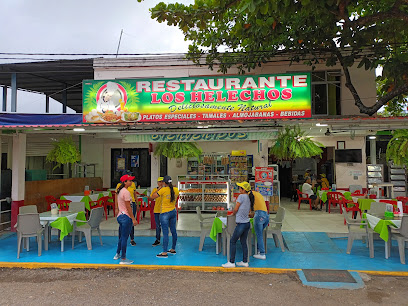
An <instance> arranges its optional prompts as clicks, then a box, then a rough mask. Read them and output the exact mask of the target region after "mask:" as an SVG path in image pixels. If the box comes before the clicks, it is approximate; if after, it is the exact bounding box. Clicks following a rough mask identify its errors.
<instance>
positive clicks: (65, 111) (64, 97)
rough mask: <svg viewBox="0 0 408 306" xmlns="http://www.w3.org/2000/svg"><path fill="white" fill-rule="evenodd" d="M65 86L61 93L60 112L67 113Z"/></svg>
mask: <svg viewBox="0 0 408 306" xmlns="http://www.w3.org/2000/svg"><path fill="white" fill-rule="evenodd" d="M67 95H68V94H67V84H65V89H64V91H63V92H62V112H63V113H64V114H66V113H67Z"/></svg>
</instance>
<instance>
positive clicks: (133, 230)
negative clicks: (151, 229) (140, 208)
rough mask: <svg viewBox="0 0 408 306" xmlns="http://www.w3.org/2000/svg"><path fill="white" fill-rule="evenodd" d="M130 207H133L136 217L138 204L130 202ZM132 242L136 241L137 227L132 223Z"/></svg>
mask: <svg viewBox="0 0 408 306" xmlns="http://www.w3.org/2000/svg"><path fill="white" fill-rule="evenodd" d="M130 207H132V213H133V217H136V210H137V205H136V202H130ZM130 240H135V227H134V225H133V222H132V228H131V230H130Z"/></svg>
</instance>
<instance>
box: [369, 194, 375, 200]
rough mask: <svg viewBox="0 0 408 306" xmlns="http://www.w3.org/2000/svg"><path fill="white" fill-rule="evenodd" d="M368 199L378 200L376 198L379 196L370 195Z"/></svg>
mask: <svg viewBox="0 0 408 306" xmlns="http://www.w3.org/2000/svg"><path fill="white" fill-rule="evenodd" d="M368 198H369V199H376V198H377V195H376V194H370V195H369V196H368Z"/></svg>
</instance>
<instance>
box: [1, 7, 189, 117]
mask: <svg viewBox="0 0 408 306" xmlns="http://www.w3.org/2000/svg"><path fill="white" fill-rule="evenodd" d="M159 2H160V0H146V1H143V2H141V3H139V2H137V1H136V0H118V1H112V0H86V1H84V0H70V1H55V0H36V1H32V0H2V1H1V2H0V11H1V12H2V18H0V28H1V29H2V31H0V41H1V42H2V44H1V49H0V52H19V53H116V49H117V46H118V41H119V35H120V32H121V30H122V29H123V31H124V34H123V36H122V41H121V46H120V50H119V53H183V52H187V46H188V43H187V42H185V41H184V36H183V34H182V32H181V31H180V30H179V29H178V28H176V27H170V26H168V25H167V24H165V23H158V22H157V21H155V20H153V19H151V18H150V12H149V8H152V7H154V6H155V5H156V4H157V3H159ZM170 2H176V1H170ZM177 2H182V3H186V4H188V3H193V0H181V1H177ZM25 57H27V56H25ZM44 57H45V56H39V57H34V56H30V58H31V60H30V61H35V59H38V58H44ZM45 58H49V59H55V58H54V57H50V56H46V57H45ZM66 58H67V57H66ZM10 61H12V62H16V60H14V59H13V60H9V61H7V60H4V56H1V55H0V62H3V63H4V62H10ZM9 97H10V95H9ZM9 107H10V106H9ZM9 107H8V110H9ZM61 109H62V107H61V104H59V103H58V102H55V101H54V102H52V103H50V110H51V111H52V112H61ZM17 111H18V112H33V113H39V112H45V97H44V96H43V95H38V94H30V93H26V92H19V94H18V103H17Z"/></svg>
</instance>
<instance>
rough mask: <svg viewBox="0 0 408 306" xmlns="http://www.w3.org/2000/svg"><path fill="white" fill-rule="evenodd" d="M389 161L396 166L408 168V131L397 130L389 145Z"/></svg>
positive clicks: (387, 154)
mask: <svg viewBox="0 0 408 306" xmlns="http://www.w3.org/2000/svg"><path fill="white" fill-rule="evenodd" d="M386 157H387V161H390V160H392V161H393V162H394V164H395V165H398V166H408V130H396V131H394V132H393V134H392V138H391V140H390V141H389V142H388V145H387V153H386Z"/></svg>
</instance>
